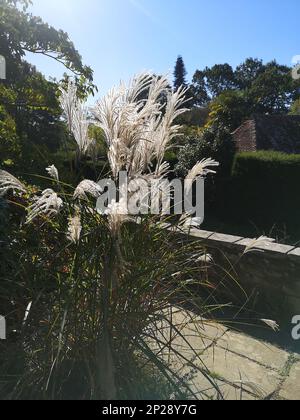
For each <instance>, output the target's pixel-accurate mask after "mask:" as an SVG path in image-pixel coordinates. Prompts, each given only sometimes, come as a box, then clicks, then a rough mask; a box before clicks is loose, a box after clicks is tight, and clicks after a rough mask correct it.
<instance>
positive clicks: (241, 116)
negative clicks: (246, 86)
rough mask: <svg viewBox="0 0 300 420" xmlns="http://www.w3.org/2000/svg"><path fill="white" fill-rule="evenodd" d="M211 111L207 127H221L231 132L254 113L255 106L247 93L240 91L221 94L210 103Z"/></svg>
mask: <svg viewBox="0 0 300 420" xmlns="http://www.w3.org/2000/svg"><path fill="white" fill-rule="evenodd" d="M209 109H210V113H209V117H208V122H207V124H206V127H207V128H213V127H219V128H223V129H226V130H229V131H231V132H232V131H234V130H235V129H237V128H238V127H239V126H240V125H241V124H242V123H243V121H244V120H245V119H246V118H249V117H251V114H252V113H253V105H252V104H251V103H250V102H249V101H248V99H247V97H246V95H245V93H244V92H242V91H238V90H232V91H227V92H223V93H221V94H220V95H219V96H218V97H217V98H215V99H214V100H213V101H212V102H211V103H210V106H209Z"/></svg>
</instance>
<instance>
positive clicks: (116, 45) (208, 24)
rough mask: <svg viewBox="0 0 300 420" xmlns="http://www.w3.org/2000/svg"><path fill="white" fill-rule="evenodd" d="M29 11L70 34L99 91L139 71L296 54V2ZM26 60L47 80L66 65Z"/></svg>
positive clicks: (121, 2) (145, 0) (112, 0)
mask: <svg viewBox="0 0 300 420" xmlns="http://www.w3.org/2000/svg"><path fill="white" fill-rule="evenodd" d="M33 1H34V6H33V7H32V11H33V12H34V14H36V15H39V16H41V17H42V18H43V19H44V20H45V21H47V22H48V23H50V24H52V25H54V26H55V27H57V28H62V29H64V30H65V31H66V32H68V33H69V35H70V38H71V39H72V40H73V41H74V43H75V46H76V47H77V49H78V50H79V51H80V53H81V55H82V56H83V59H84V62H85V63H86V64H88V65H90V66H91V67H92V68H93V70H94V72H95V82H96V84H97V85H98V87H99V94H100V95H101V94H103V93H105V92H106V91H107V90H108V89H109V88H110V87H111V86H112V85H114V84H116V83H118V82H119V80H120V79H125V80H127V79H128V78H130V77H131V76H132V75H133V74H135V73H137V72H140V71H142V70H146V69H147V70H148V69H149V70H153V71H155V72H157V73H167V72H172V71H173V68H174V64H175V61H176V58H177V56H178V55H179V54H181V55H182V56H183V58H184V61H185V63H186V67H187V70H188V73H189V76H188V77H189V78H191V77H192V75H193V73H194V71H195V70H196V69H197V68H200V69H201V68H204V67H205V66H211V65H213V64H216V63H224V62H228V63H230V64H231V65H233V66H235V65H237V64H239V63H240V62H242V61H243V60H244V59H245V58H247V57H250V56H252V57H259V58H263V59H264V60H266V61H267V60H272V59H274V58H276V59H277V60H278V61H279V62H280V63H284V64H291V60H292V57H293V56H295V55H300V31H299V16H300V1H299V0H207V1H204V0H33ZM30 61H31V62H33V63H34V64H36V65H37V67H38V68H39V69H40V70H41V71H42V72H43V73H44V74H46V75H47V76H54V77H57V78H60V77H61V75H62V73H63V72H64V71H65V70H64V68H63V67H62V66H60V65H58V64H57V63H55V62H52V61H51V60H49V59H47V58H44V57H41V56H39V57H36V56H34V57H32V56H31V55H30Z"/></svg>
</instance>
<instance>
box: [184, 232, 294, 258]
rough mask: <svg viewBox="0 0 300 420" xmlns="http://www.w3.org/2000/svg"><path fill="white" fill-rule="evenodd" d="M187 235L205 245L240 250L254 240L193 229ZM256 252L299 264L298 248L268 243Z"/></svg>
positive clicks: (259, 247)
mask: <svg viewBox="0 0 300 420" xmlns="http://www.w3.org/2000/svg"><path fill="white" fill-rule="evenodd" d="M189 235H190V236H192V237H195V238H199V239H203V240H205V241H206V242H207V245H209V243H210V242H211V243H212V245H213V244H216V243H218V242H219V243H222V244H223V245H234V246H238V247H241V248H243V249H244V248H246V247H247V246H249V245H251V244H252V243H253V240H254V239H250V238H242V237H240V236H234V235H226V234H223V233H217V232H209V231H205V230H201V229H196V228H193V229H191V230H190V231H189ZM257 249H258V250H262V251H265V252H267V253H268V254H274V256H275V255H276V256H284V257H285V256H286V257H289V258H292V259H294V260H295V259H296V260H297V261H298V262H299V263H300V248H298V247H294V246H290V245H283V244H279V243H275V242H274V243H270V244H269V245H260V246H258V247H257Z"/></svg>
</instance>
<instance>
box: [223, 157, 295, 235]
mask: <svg viewBox="0 0 300 420" xmlns="http://www.w3.org/2000/svg"><path fill="white" fill-rule="evenodd" d="M232 175H233V183H232V200H230V208H231V211H232V212H234V215H235V217H237V218H239V219H240V218H241V217H242V218H243V219H244V220H245V219H248V220H255V221H256V222H257V223H261V224H264V225H268V226H270V225H272V224H277V223H278V224H280V223H282V222H284V223H285V224H286V226H287V227H289V228H290V229H292V228H294V229H296V228H298V229H299V214H298V209H299V205H300V200H299V194H298V193H297V191H298V181H299V176H300V156H299V155H286V154H283V153H278V152H264V151H263V152H257V153H241V154H238V155H237V156H236V157H235V161H234V166H233V174H232ZM262 180H263V182H262Z"/></svg>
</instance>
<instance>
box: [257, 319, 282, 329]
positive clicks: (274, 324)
mask: <svg viewBox="0 0 300 420" xmlns="http://www.w3.org/2000/svg"><path fill="white" fill-rule="evenodd" d="M261 322H263V323H264V324H266V325H267V326H268V327H270V328H271V329H272V330H273V331H275V332H278V331H280V326H279V325H278V324H277V322H276V321H272V320H271V319H261Z"/></svg>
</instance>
